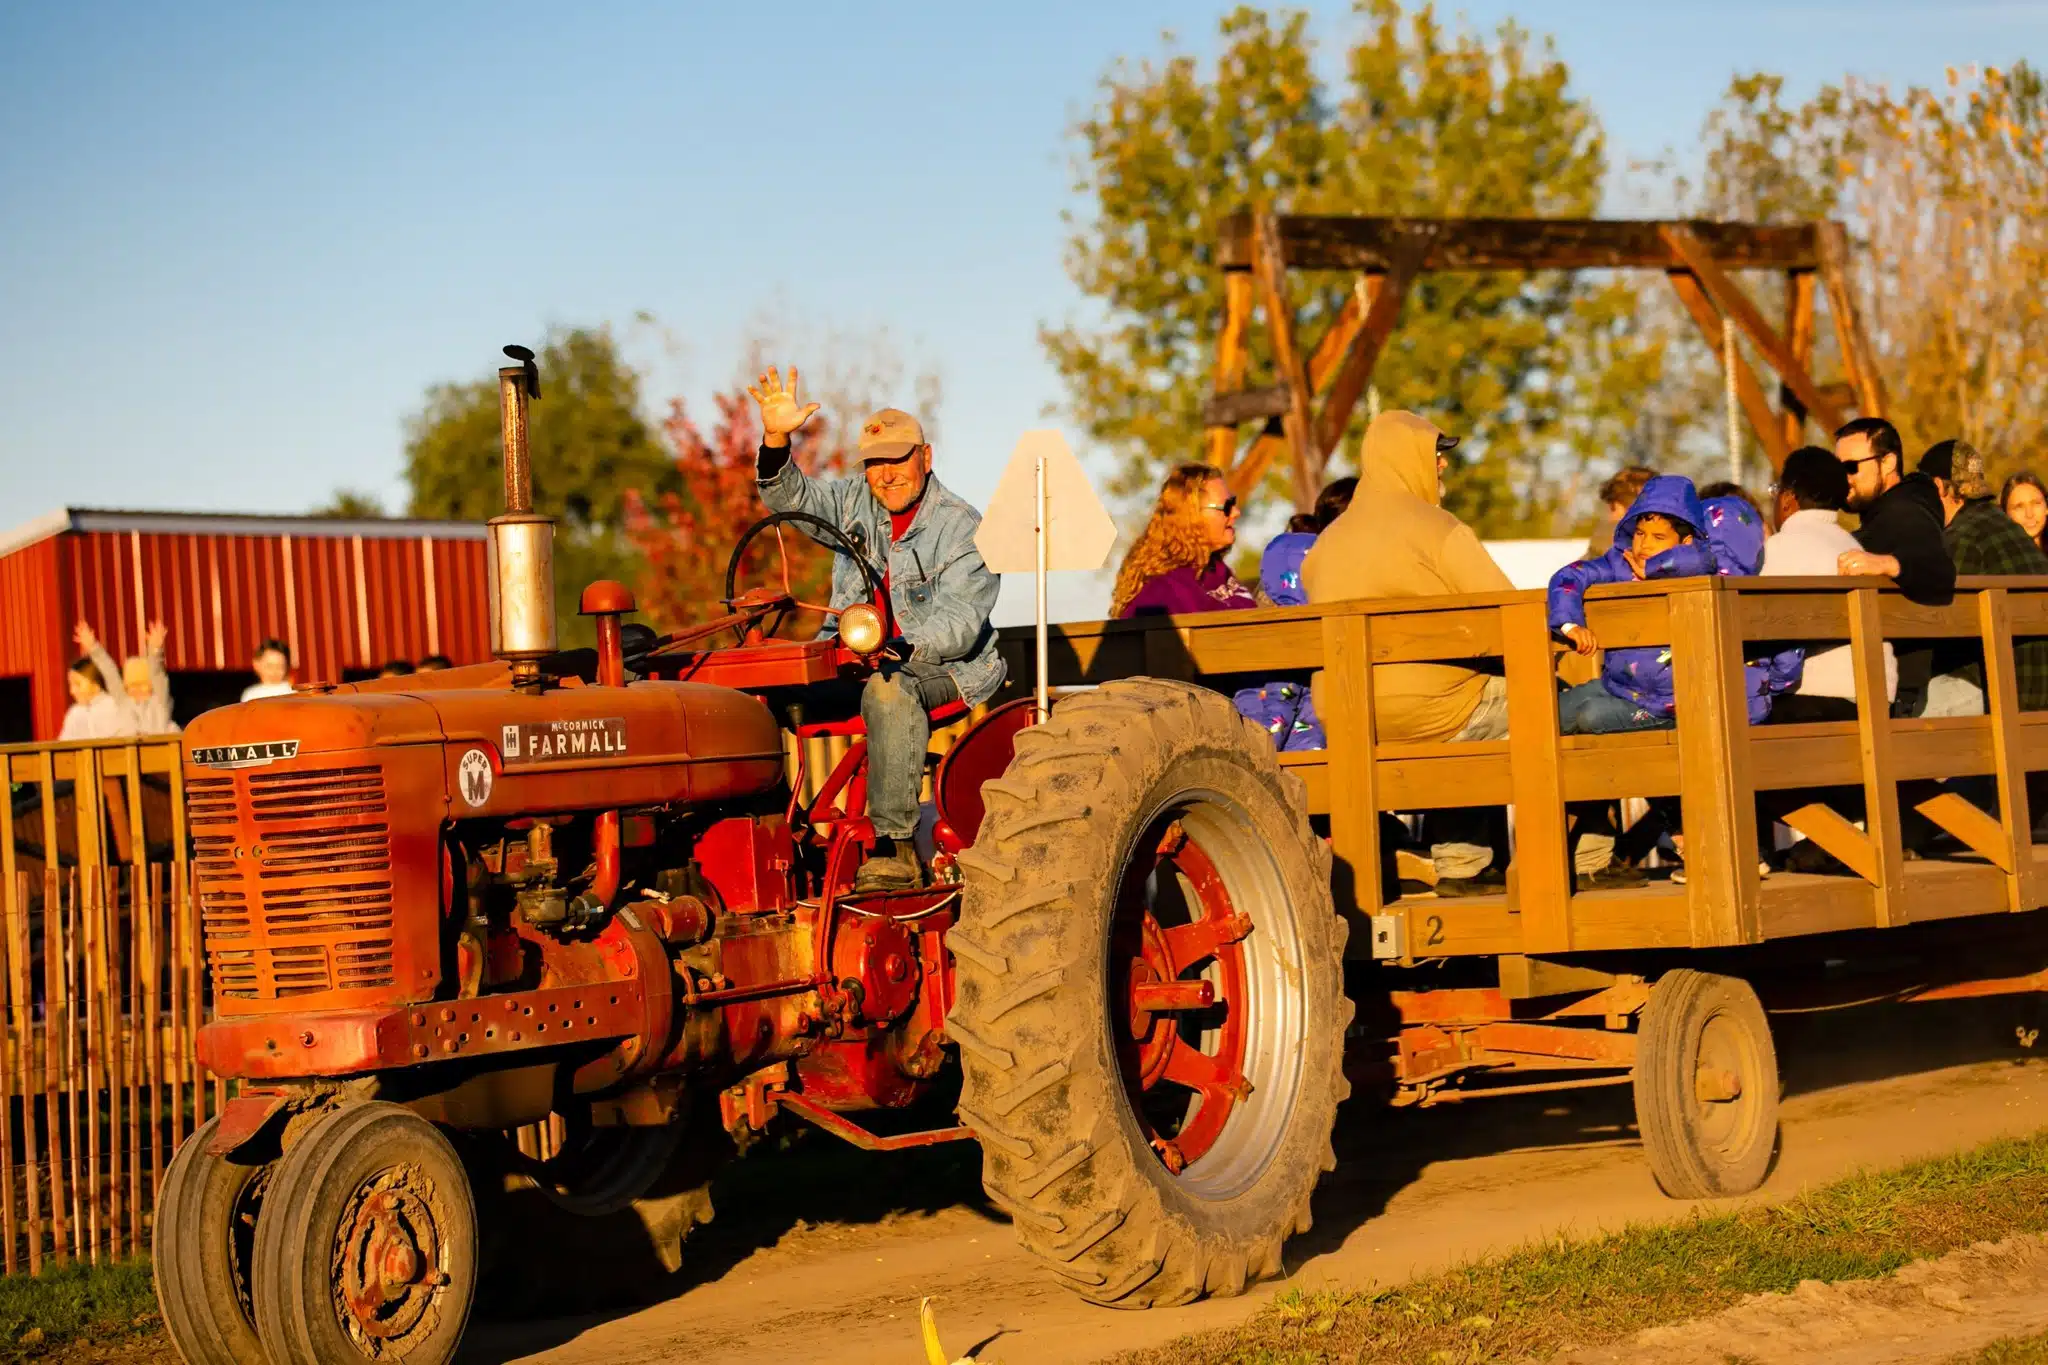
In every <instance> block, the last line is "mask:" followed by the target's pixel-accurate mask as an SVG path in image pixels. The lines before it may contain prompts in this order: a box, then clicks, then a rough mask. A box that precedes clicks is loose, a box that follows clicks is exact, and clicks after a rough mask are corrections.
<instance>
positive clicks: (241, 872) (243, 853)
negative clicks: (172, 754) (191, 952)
mask: <svg viewBox="0 0 2048 1365" xmlns="http://www.w3.org/2000/svg"><path fill="white" fill-rule="evenodd" d="M187 793H188V795H187V805H188V809H189V810H190V812H191V823H192V845H193V879H194V881H195V883H196V884H197V887H198V891H199V899H200V923H201V925H202V927H203V931H204V935H205V941H206V956H207V962H208V965H209V966H210V967H211V968H212V970H213V988H214V995H215V997H216V999H220V1000H223V1001H252V1002H253V1001H272V1000H293V999H297V998H299V997H302V996H309V995H318V994H322V993H325V992H329V991H355V990H368V989H378V988H387V987H390V986H392V985H393V984H394V982H395V976H394V972H393V962H392V912H393V911H392V906H393V877H392V867H391V827H390V825H389V823H388V822H387V815H388V812H387V810H386V803H385V791H384V770H383V768H382V767H381V766H379V765H376V764H364V765H360V766H351V767H335V768H303V769H296V770H283V771H280V770H277V769H270V768H266V769H256V770H248V771H244V772H238V773H235V774H234V775H233V776H231V777H204V778H199V777H195V778H193V779H192V780H191V781H190V782H188V784H187Z"/></svg>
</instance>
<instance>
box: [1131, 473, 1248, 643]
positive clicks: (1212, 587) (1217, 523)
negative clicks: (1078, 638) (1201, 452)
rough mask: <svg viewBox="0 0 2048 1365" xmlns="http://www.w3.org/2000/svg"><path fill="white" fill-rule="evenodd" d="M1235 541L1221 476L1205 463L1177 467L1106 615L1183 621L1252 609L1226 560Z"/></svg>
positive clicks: (1232, 507) (1233, 510)
mask: <svg viewBox="0 0 2048 1365" xmlns="http://www.w3.org/2000/svg"><path fill="white" fill-rule="evenodd" d="M1236 542H1237V499H1236V498H1235V497H1233V496H1231V493H1230V489H1229V488H1228V487H1227V486H1226V485H1225V484H1224V482H1223V475H1222V474H1221V473H1219V472H1218V471H1217V470H1216V469H1215V468H1214V467H1213V466H1211V465H1206V464H1184V465H1179V466H1176V467H1175V468H1174V470H1173V472H1172V473H1170V474H1168V475H1167V476H1166V483H1165V485H1164V486H1163V487H1161V488H1160V490H1159V501H1158V502H1157V503H1155V504H1154V505H1153V508H1152V517H1151V520H1149V521H1147V522H1146V523H1145V529H1144V530H1143V531H1140V532H1139V533H1138V539H1137V540H1136V541H1135V542H1134V543H1133V544H1132V545H1131V548H1130V551H1129V553H1127V554H1126V555H1124V562H1123V566H1122V567H1121V568H1119V569H1118V570H1117V571H1116V589H1115V590H1114V591H1113V592H1112V593H1111V594H1110V597H1109V614H1110V615H1111V616H1112V617H1117V618H1122V617H1126V616H1155V615H1162V614H1164V615H1174V616H1183V615H1192V614H1194V613H1197V612H1205V611H1237V610H1240V609H1242V608H1245V607H1255V606H1257V605H1258V600H1257V599H1256V598H1255V597H1253V596H1252V591H1251V589H1250V588H1247V587H1246V586H1245V585H1244V584H1242V583H1240V582H1238V580H1237V576H1236V575H1235V574H1233V573H1231V572H1230V566H1229V565H1228V564H1226V563H1225V562H1224V559H1223V557H1224V555H1225V554H1226V553H1227V552H1228V551H1229V549H1230V547H1231V546H1232V545H1234V544H1235V543H1236Z"/></svg>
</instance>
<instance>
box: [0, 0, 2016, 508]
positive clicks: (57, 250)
mask: <svg viewBox="0 0 2048 1365" xmlns="http://www.w3.org/2000/svg"><path fill="white" fill-rule="evenodd" d="M1316 8H1317V10H1318V16H1319V17H1318V21H1317V32H1318V34H1319V36H1320V37H1321V39H1322V40H1323V41H1324V43H1325V44H1326V45H1330V46H1336V45H1339V44H1341V43H1342V41H1343V40H1344V37H1345V35H1346V33H1347V32H1348V31H1349V29H1350V28H1351V26H1352V23H1353V21H1352V20H1351V19H1350V18H1349V16H1348V12H1347V11H1346V9H1345V8H1343V7H1342V6H1332V7H1316ZM1446 8H1447V9H1450V10H1452V11H1453V12H1457V8H1458V7H1446ZM1221 12H1222V7H1221V6H1217V5H1212V4H1179V5H1174V4H1164V3H1158V0H1116V3H1111V4H1105V3H1100V0H1097V2H1096V3H1086V2H1085V0H1079V2H1076V0H1049V2H1048V3H1039V4H1033V5H1028V6H1026V5H982V6H976V5H962V4H959V3H957V0H955V2H954V3H947V4H922V3H920V4H890V5H880V4H877V5H853V4H822V3H819V4H806V3H784V4H777V5H769V6H748V5H732V4H718V5H711V4H669V5H652V4H636V3H625V2H624V0H620V2H619V3H607V4H602V5H580V6H571V5H554V6H542V5H537V4H523V3H517V0H500V2H499V3H493V4H488V5H486V4H469V3H453V2H444V3H434V4H424V5H423V4H409V5H397V4H380V3H359V4H353V5H347V6H336V5H298V4H278V3H273V4H248V5H229V4H218V3H208V2H207V0H191V2H190V3H186V4H182V5H175V6H174V5H161V4H130V5H116V4H104V3H91V2H90V0H69V2H68V3H40V4H38V3H30V2H29V0H15V3H12V4H9V5H6V6H4V7H0V319H4V323H5V325H4V327H0V412H4V420H0V527H4V526H8V525H13V524H16V523H18V522H20V521H23V520H26V519H28V518H30V517H32V516H34V515H37V514H39V513H41V512H44V511H47V510H48V509H50V508H52V507H55V506H58V505H61V504H66V503H69V504H73V505H87V506H102V507H105V506H116V507H151V508H201V509H218V510H248V511H292V510H298V509H303V508H305V507H308V506H310V505H313V504H315V503H317V502H319V501H321V500H323V499H324V498H325V497H326V496H327V495H328V494H329V493H330V491H331V490H332V489H333V488H334V487H336V486H337V485H351V486H356V487H361V488H365V489H368V490H370V491H373V492H376V493H378V494H380V495H381V496H382V497H384V498H385V500H386V501H387V503H389V504H392V505H399V504H402V502H403V483H402V479H401V477H400V459H401V448H402V439H403V437H402V422H403V419H404V417H405V415H406V414H407V413H408V412H410V411H412V410H413V409H415V408H416V407H417V406H418V404H419V401H420V396H421V393H422V391H423V389H424V388H425V387H426V386H427V385H428V384H430V383H432V382H434V381H436V380H440V379H448V378H467V377H473V376H477V375H481V374H485V373H487V372H488V371H489V370H490V369H491V367H492V366H493V364H494V363H495V360H496V356H497V348H498V346H499V345H500V344H501V343H503V342H505V341H510V340H514V339H519V338H529V339H530V338H533V337H535V336H537V335H538V334H539V333H540V332H541V331H542V330H543V328H544V327H545V326H546V325H547V324H549V323H551V322H555V323H581V322H599V321H610V322H612V323H614V324H616V325H618V326H619V327H620V328H621V330H622V331H625V332H626V333H627V335H628V338H629V340H630V341H631V343H632V345H633V346H634V347H635V353H636V354H637V355H639V356H641V357H642V358H643V359H644V360H645V361H646V363H647V364H648V366H649V369H650V383H649V396H650V399H651V400H654V401H656V402H661V401H664V400H665V399H666V398H667V397H668V396H670V395H671V394H676V393H680V394H682V395H684V396H687V397H690V398H693V399H696V400H699V401H700V402H701V400H702V399H703V398H704V397H705V396H706V395H708V394H709V393H710V392H711V391H712V390H713V389H714V388H717V387H719V386H721V385H723V384H724V383H726V382H727V381H729V380H730V379H731V378H732V377H733V376H734V375H735V373H736V371H737V369H738V366H739V363H740V356H741V353H742V348H743V347H744V345H745V343H746V341H747V339H748V337H749V334H750V331H751V330H752V329H753V328H754V326H755V325H756V324H757V323H758V321H759V319H760V318H761V317H762V316H763V315H764V313H772V314H773V315H775V316H777V317H780V318H783V319H786V320H789V321H790V322H792V323H793V324H795V325H797V326H798V327H799V328H816V329H819V330H820V331H823V330H832V329H836V330H840V331H850V332H860V331H863V330H866V329H872V328H880V327H886V328H888V329H889V330H890V331H891V332H892V334H893V335H894V336H895V337H896V338H897V339H898V341H899V343H900V344H901V347H902V349H903V350H904V351H906V352H907V353H908V356H909V358H910V360H911V361H912V363H913V364H914V365H915V366H918V367H921V368H929V369H933V370H935V371H937V372H938V374H939V375H940V377H941V379H942V381H943V385H944V399H943V404H942V408H941V414H940V416H941V421H940V424H939V425H940V434H941V437H942V443H941V446H940V459H941V461H942V465H941V468H942V471H943V473H944V476H945V477H946V478H947V479H948V481H949V482H951V483H952V484H954V486H955V487H957V488H958V489H959V490H960V491H961V492H963V493H965V494H966V495H967V496H969V497H970V498H974V499H976V500H980V499H983V498H985V497H986V496H987V494H988V493H989V491H990V490H991V489H992V488H993V487H994V484H995V480H996V476H997V474H998V472H999V471H1000V468H1001V465H1002V461H1003V459H1004V457H1005V456H1006V455H1007V453H1008V451H1009V449H1010V446H1011V444H1012V443H1013V442H1014V441H1015V439H1016V435H1017V433H1018V432H1019V431H1021V430H1022V429H1024V428H1026V427H1030V426H1034V425H1039V424H1041V423H1042V422H1043V420H1044V419H1043V416H1042V413H1043V410H1044V409H1045V407H1046V406H1047V405H1048V404H1050V403H1055V402H1057V401H1058V399H1059V397H1060V395H1059V391H1058V386H1057V384H1056V381H1055V380H1054V377H1053V375H1052V373H1051V371H1050V369H1049V368H1048V366H1047V365H1046V364H1045V362H1044V359H1043V357H1042V354H1041V352H1040V350H1039V347H1038V344H1037V339H1036V330H1037V327H1038V325H1039V324H1040V323H1041V322H1042V321H1045V320H1048V319H1060V318H1064V317H1067V316H1069V315H1071V314H1073V313H1074V312H1076V311H1077V310H1078V309H1079V307H1080V300H1079V299H1078V297H1077V295H1076V294H1075V293H1074V291H1073V289H1072V287H1071V286H1070V285H1069V284H1068V282H1067V280H1066V278H1065V276H1064V274H1063V272H1062V268H1061V245H1062V240H1063V236H1064V230H1063V227H1062V224H1061V222H1060V211H1061V209H1062V208H1064V207H1071V206H1072V205H1071V200H1070V192H1069V174H1068V166H1067V158H1068V155H1069V150H1070V149H1069V144H1068V142H1067V138H1066V133H1065V130H1066V128H1067V126H1068V125H1069V124H1070V122H1071V121H1072V120H1073V118H1074V117H1075V116H1076V115H1077V114H1078V113H1080V112H1081V111H1082V110H1083V109H1085V108H1086V107H1087V106H1088V104H1089V103H1090V101H1091V100H1092V98H1093V92H1094V89H1095V86H1096V82H1097V81H1098V79H1099V78H1100V76H1101V75H1102V73H1103V72H1104V70H1105V69H1106V68H1107V66H1108V65H1109V63H1110V62H1111V61H1112V60H1113V59H1114V58H1116V57H1117V56H1118V55H1120V54H1122V55H1130V56H1135V57H1143V56H1149V55H1155V54H1157V53H1158V52H1159V51H1160V50H1161V42H1160V36H1159V35H1160V33H1161V31H1162V30H1164V29H1173V30H1175V31H1176V32H1178V33H1179V34H1180V35H1182V37H1183V39H1184V40H1185V41H1187V42H1188V43H1189V45H1190V46H1193V47H1194V48H1196V49H1197V50H1201V49H1203V48H1205V47H1206V45H1207V41H1208V38H1209V35H1211V34H1212V33H1213V31H1214V25H1215V20H1216V18H1217V16H1218V15H1219V14H1220V13H1221ZM1462 12H1463V13H1465V14H1467V15H1468V16H1469V17H1470V18H1471V19H1472V20H1473V21H1474V22H1476V23H1478V24H1480V25H1482V26H1486V27H1490V26H1492V25H1493V24H1494V23H1495V22H1497V21H1498V20H1499V19H1500V18H1502V17H1503V16H1505V15H1508V14H1513V15H1515V16H1516V17H1517V18H1518V19H1519V20H1520V22H1521V23H1522V24H1523V25H1524V26H1525V27H1528V28H1531V29H1533V30H1535V31H1537V32H1548V33H1551V34H1553V35H1555V37H1556V40H1557V43H1558V46H1559V49H1560V51H1561V53H1562V55H1563V56H1564V58H1565V59H1566V60H1567V62H1568V63H1569V64H1570V66H1571V68H1572V71H1573V75H1574V80H1575V83H1576V85H1577V87H1578V89H1579V90H1580V91H1581V92H1582V93H1583V94H1584V95H1586V96H1587V97H1588V98H1589V99H1590V100H1591V101H1592V103H1593V104H1594V106H1595V108H1596V109H1597V110H1598V112H1599V114H1600V116H1601V118H1602V120H1603V121H1604V124H1605V126H1606V128H1607V131H1608V134H1609V137H1610V142H1611V144H1612V146H1613V148H1614V150H1615V152H1616V153H1617V155H1616V157H1615V160H1617V161H1620V160H1623V159H1625V158H1627V157H1629V156H1646V155H1654V154H1656V153H1657V152H1659V151H1661V150H1663V149H1665V148H1667V147H1671V148H1676V149H1678V150H1679V151H1680V152H1681V154H1682V153H1683V152H1684V151H1685V150H1686V149H1687V148H1688V147H1689V146H1690V144H1691V142H1692V139H1693V137H1694V135H1695V133H1696V131H1697V129H1698V126H1699V122H1700V119H1701V117H1702V116H1703V115H1704V113H1705V112H1706V111H1707V109H1708V108H1709V107H1710V105H1711V104H1712V103H1713V101H1714V99H1715V97H1716V96H1717V94H1718V93H1719V91H1720V90H1721V89H1722V87H1723V86H1724V85H1725V83H1726V81H1727V79H1728V77H1729V76H1730V74H1732V73H1733V72H1735V71H1736V70H1738V69H1748V68H1753V67H1758V66H1763V67H1770V68H1774V69H1778V70H1782V71H1784V72H1786V73H1787V74H1788V75H1789V76H1790V77H1791V79H1792V82H1793V85H1794V88H1795V91H1796V92H1798V93H1804V92H1805V91H1807V90H1809V89H1811V88H1812V87H1813V86H1814V85H1815V84H1817V83H1819V82H1820V81H1822V80H1833V79H1839V78H1840V77H1841V76H1842V75H1843V74H1844V73H1845V72H1855V73H1857V74H1859V75H1862V76H1866V77H1870V78H1874V79H1883V80H1889V81H1892V82H1895V83H1896V82H1907V81H1923V80H1934V79H1938V78H1939V76H1940V71H1941V68H1942V66H1943V64H1944V63H1951V62H1953V63H1965V62H1971V61H1979V62H1993V63H1999V64H2003V63H2007V62H2010V61H2011V60H2012V59H2014V58H2015V57H2021V56H2034V57H2037V58H2038V57H2039V56H2040V55H2041V54H2042V49H2043V46H2044V44H2043V39H2044V38H2048V4H2043V3H2022V2H2021V0H2008V2H2006V3H1994V2H1985V3H1967V2H1964V3H1949V4H1903V3H1884V2H1883V0H1863V3H1839V4H1833V3H1830V4H1819V3H1798V2H1797V0H1791V2H1789V3H1776V4H1764V3H1748V2H1747V0H1720V3H1711V4H1709V3H1681V2H1680V0H1664V3H1658V4H1639V3H1623V2H1622V0H1615V2H1614V3H1598V4H1596V3H1575V2H1572V0H1551V2H1550V3H1522V4H1519V5H1509V4H1502V3H1494V2H1493V0H1488V2H1487V3H1474V4H1470V5H1467V6H1464V7H1462ZM643 310H644V311H645V312H647V313H649V314H651V315H653V317H654V318H656V319H658V321H659V323H660V324H661V326H662V327H663V328H665V329H666V332H667V334H668V335H669V336H671V337H672V338H674V339H675V342H676V345H675V346H674V347H673V348H672V349H671V348H665V347H664V346H663V345H661V344H659V343H658V341H657V338H656V337H655V336H654V335H653V334H652V333H651V332H649V331H648V330H646V329H639V330H637V331H635V330H632V329H631V328H630V324H631V320H632V318H633V317H634V316H635V314H636V313H639V312H641V311H643ZM799 359H801V358H800V357H799Z"/></svg>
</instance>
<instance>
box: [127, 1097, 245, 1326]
mask: <svg viewBox="0 0 2048 1365" xmlns="http://www.w3.org/2000/svg"><path fill="white" fill-rule="evenodd" d="M219 1128H220V1119H219V1118H218V1117H217V1116H216V1117H214V1118H211V1119H208V1120H207V1121H206V1122H205V1123H203V1124H201V1125H200V1127H199V1131H198V1132H196V1133H194V1134H192V1136H191V1137H189V1138H187V1139H185V1144H184V1145H183V1146H182V1147H180V1148H179V1149H178V1152H177V1155H176V1156H174V1157H172V1158H171V1165H170V1169H169V1170H167V1171H165V1172H164V1183H163V1188H162V1190H161V1191H159V1192H158V1194H157V1203H156V1222H155V1227H156V1246H155V1248H154V1255H153V1256H152V1258H151V1272H152V1275H153V1277H154V1278H155V1280H156V1298H157V1304H158V1306H159V1308H160V1309H161V1310H162V1312H163V1318H164V1330H165V1333H166V1334H167V1335H168V1336H169V1337H170V1339H171V1345H172V1346H173V1347H175V1348H176V1350H177V1352H178V1356H179V1358H180V1359H182V1360H183V1361H184V1362H185V1365H268V1360H267V1358H266V1357H265V1356H264V1354H263V1344H262V1342H261V1341H259V1340H258V1339H257V1336H256V1323H255V1320H254V1319H253V1318H252V1317H251V1316H250V1307H249V1305H250V1293H251V1288H250V1260H251V1257H252V1254H253V1252H254V1243H255V1239H256V1220H257V1214H258V1212H259V1210H260V1207H261V1203H262V1199H263V1193H264V1188H265V1186H266V1185H267V1184H268V1177H269V1175H270V1173H271V1162H270V1161H269V1160H258V1159H251V1158H250V1157H248V1156H246V1155H241V1154H236V1155H231V1156H214V1155H213V1154H211V1153H210V1152H208V1151H207V1150H206V1148H207V1144H208V1143H210V1142H212V1141H213V1136H214V1133H215V1132H216V1131H217V1130H218V1129H219ZM267 1155H268V1156H272V1157H274V1156H275V1152H274V1151H273V1152H271V1153H268V1154H267Z"/></svg>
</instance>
